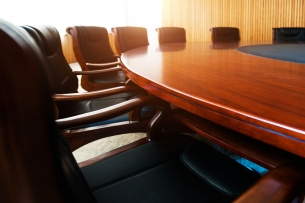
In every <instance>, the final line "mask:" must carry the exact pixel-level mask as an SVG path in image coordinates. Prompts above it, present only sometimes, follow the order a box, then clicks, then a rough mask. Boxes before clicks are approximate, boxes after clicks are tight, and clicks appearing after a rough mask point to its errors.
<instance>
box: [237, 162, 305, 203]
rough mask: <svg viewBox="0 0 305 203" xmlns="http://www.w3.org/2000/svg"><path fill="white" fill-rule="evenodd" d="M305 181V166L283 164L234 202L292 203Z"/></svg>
mask: <svg viewBox="0 0 305 203" xmlns="http://www.w3.org/2000/svg"><path fill="white" fill-rule="evenodd" d="M304 181H305V169H304V167H301V166H298V165H295V164H287V165H283V166H280V167H278V168H275V169H273V170H271V171H270V172H268V173H267V174H266V175H265V176H263V177H262V178H261V179H260V180H259V181H258V182H257V183H256V184H254V185H253V186H252V187H251V188H250V189H249V190H247V191H246V192H245V193H244V194H242V195H241V196H240V197H239V198H238V199H237V200H235V201H234V202H235V203H257V202H269V203H271V202H274V203H281V202H289V203H291V202H292V201H293V200H294V199H295V197H296V196H297V195H298V194H299V193H300V191H301V190H302V188H303V186H304Z"/></svg>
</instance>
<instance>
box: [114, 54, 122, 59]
mask: <svg viewBox="0 0 305 203" xmlns="http://www.w3.org/2000/svg"><path fill="white" fill-rule="evenodd" d="M113 56H114V57H115V58H117V59H119V58H120V57H121V56H120V55H118V54H115V55H113Z"/></svg>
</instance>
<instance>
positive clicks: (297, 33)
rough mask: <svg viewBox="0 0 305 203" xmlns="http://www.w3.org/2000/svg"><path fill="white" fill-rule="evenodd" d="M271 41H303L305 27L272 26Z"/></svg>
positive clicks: (304, 40)
mask: <svg viewBox="0 0 305 203" xmlns="http://www.w3.org/2000/svg"><path fill="white" fill-rule="evenodd" d="M272 41H273V43H305V28H302V27H280V28H272Z"/></svg>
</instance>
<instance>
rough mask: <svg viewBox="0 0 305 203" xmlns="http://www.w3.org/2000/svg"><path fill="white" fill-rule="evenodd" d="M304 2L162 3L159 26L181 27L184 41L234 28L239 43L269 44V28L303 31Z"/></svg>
mask: <svg viewBox="0 0 305 203" xmlns="http://www.w3.org/2000/svg"><path fill="white" fill-rule="evenodd" d="M304 13H305V1H304V0H163V1H162V26H178V27H184V28H185V29H186V31H187V41H208V40H211V34H210V32H209V29H210V28H211V27H217V26H230V27H238V28H239V29H240V35H241V39H242V40H252V41H261V40H271V39H272V28H273V27H305V16H304Z"/></svg>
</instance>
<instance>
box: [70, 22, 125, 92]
mask: <svg viewBox="0 0 305 203" xmlns="http://www.w3.org/2000/svg"><path fill="white" fill-rule="evenodd" d="M66 31H67V33H69V34H70V35H71V36H72V40H73V50H74V55H75V57H76V59H77V62H78V63H79V65H80V66H81V69H82V70H83V71H90V70H104V73H101V74H99V75H96V74H95V75H91V74H90V75H83V76H82V79H81V85H82V87H83V88H84V89H85V90H87V91H93V90H100V89H105V88H111V87H116V86H124V84H125V81H126V80H127V79H128V78H127V77H126V75H125V74H124V73H123V71H122V70H121V68H120V62H119V60H118V58H119V56H118V55H115V54H114V53H113V50H112V48H111V46H110V43H109V37H108V31H107V29H106V28H103V27H97V26H71V27H68V28H67V29H66Z"/></svg>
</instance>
